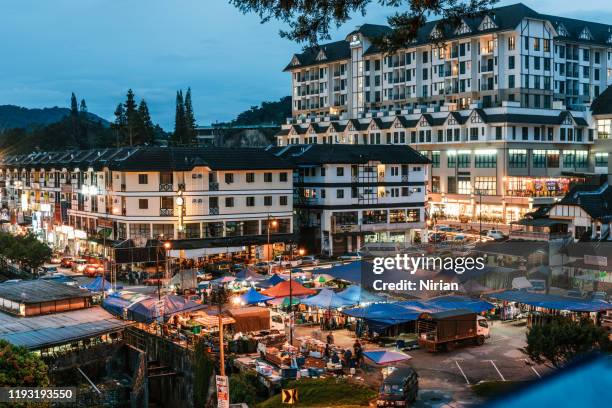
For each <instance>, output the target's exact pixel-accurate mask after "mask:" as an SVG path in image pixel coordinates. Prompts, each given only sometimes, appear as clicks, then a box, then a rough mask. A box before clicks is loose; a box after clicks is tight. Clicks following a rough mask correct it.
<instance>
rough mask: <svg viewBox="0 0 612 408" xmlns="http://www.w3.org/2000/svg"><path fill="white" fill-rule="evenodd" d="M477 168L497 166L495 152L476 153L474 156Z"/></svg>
mask: <svg viewBox="0 0 612 408" xmlns="http://www.w3.org/2000/svg"><path fill="white" fill-rule="evenodd" d="M475 161H476V163H475V166H476V167H477V168H494V167H496V166H497V151H494V150H492V151H486V150H485V151H478V150H476V154H475Z"/></svg>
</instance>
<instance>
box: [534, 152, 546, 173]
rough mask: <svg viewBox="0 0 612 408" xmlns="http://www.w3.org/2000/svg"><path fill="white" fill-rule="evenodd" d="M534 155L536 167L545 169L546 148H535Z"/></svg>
mask: <svg viewBox="0 0 612 408" xmlns="http://www.w3.org/2000/svg"><path fill="white" fill-rule="evenodd" d="M532 156H533V167H534V168H536V169H543V168H545V167H546V150H534V151H533V153H532Z"/></svg>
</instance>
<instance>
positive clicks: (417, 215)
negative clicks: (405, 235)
mask: <svg viewBox="0 0 612 408" xmlns="http://www.w3.org/2000/svg"><path fill="white" fill-rule="evenodd" d="M420 220H421V210H419V209H418V208H416V209H408V210H406V222H419V221H420Z"/></svg>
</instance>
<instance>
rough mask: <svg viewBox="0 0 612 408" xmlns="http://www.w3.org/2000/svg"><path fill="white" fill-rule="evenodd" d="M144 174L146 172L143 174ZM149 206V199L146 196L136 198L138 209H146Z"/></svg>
mask: <svg viewBox="0 0 612 408" xmlns="http://www.w3.org/2000/svg"><path fill="white" fill-rule="evenodd" d="M145 176H146V174H145ZM148 208H149V200H147V199H146V198H140V199H139V200H138V209H139V210H147V209H148Z"/></svg>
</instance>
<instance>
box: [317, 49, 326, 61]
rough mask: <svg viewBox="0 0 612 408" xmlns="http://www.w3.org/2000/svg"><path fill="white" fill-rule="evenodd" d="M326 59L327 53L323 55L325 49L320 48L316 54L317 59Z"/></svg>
mask: <svg viewBox="0 0 612 408" xmlns="http://www.w3.org/2000/svg"><path fill="white" fill-rule="evenodd" d="M325 59H327V55H325V51H323V50H320V51H319V53H318V54H317V61H322V60H325Z"/></svg>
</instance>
